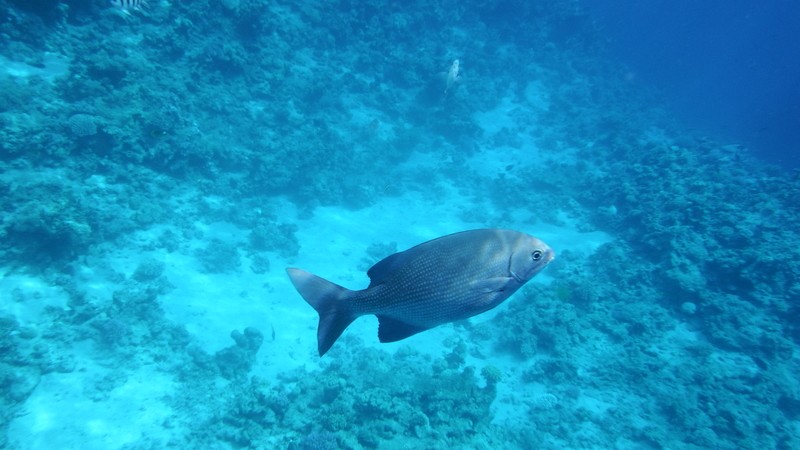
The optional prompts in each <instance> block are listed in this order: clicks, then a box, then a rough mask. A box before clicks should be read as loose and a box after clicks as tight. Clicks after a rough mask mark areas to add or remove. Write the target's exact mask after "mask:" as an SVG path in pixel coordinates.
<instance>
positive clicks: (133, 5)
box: [109, 0, 147, 16]
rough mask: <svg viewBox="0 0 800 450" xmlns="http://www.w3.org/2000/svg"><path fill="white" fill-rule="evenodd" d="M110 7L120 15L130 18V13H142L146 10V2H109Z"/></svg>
mask: <svg viewBox="0 0 800 450" xmlns="http://www.w3.org/2000/svg"><path fill="white" fill-rule="evenodd" d="M109 2H110V3H111V6H112V7H114V8H115V9H116V10H117V11H119V12H120V13H122V14H124V15H126V16H130V15H131V11H142V10H144V9H145V8H147V0H109Z"/></svg>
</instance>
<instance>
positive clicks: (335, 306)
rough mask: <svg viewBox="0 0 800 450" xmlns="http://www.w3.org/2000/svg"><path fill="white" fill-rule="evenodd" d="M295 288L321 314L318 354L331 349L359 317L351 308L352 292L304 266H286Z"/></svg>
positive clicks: (318, 331) (320, 354) (318, 330)
mask: <svg viewBox="0 0 800 450" xmlns="http://www.w3.org/2000/svg"><path fill="white" fill-rule="evenodd" d="M286 273H288V274H289V278H290V279H291V280H292V283H293V284H294V287H295V289H297V292H299V293H300V295H302V296H303V298H304V299H305V300H306V301H307V302H308V304H309V305H311V306H313V307H314V309H316V310H317V313H318V314H319V327H318V328H317V350H319V356H322V355H324V354H325V353H326V352H327V351H328V350H330V348H331V346H333V343H334V342H336V339H339V336H341V335H342V333H343V332H344V329H345V328H347V326H348V325H350V324H351V323H352V322H353V321H354V320H355V319H356V318H357V317H358V316H357V315H355V314H353V313H352V312H351V311H350V308H349V305H348V303H347V300H348V298H349V297H351V296H352V293H353V291H351V290H349V289H346V288H343V287H341V286H339V285H337V284H334V283H331V282H330V281H328V280H326V279H324V278H321V277H318V276H316V275H314V274H312V273H310V272H306V271H305V270H301V269H293V268H289V269H286Z"/></svg>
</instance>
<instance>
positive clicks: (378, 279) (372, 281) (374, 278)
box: [367, 250, 409, 287]
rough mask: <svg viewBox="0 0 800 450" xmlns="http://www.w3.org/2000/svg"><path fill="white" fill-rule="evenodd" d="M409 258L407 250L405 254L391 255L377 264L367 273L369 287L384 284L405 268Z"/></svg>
mask: <svg viewBox="0 0 800 450" xmlns="http://www.w3.org/2000/svg"><path fill="white" fill-rule="evenodd" d="M408 258H409V253H408V250H406V251H404V252H400V253H395V254H393V255H389V256H387V257H386V258H383V259H382V260H380V261H378V262H376V263H375V265H374V266H372V267H370V268H369V270H368V271H367V276H369V287H372V286H375V285H378V284H381V283H383V282H384V281H385V280H386V277H388V276H390V275H391V274H392V273H394V272H395V271H396V270H397V269H399V268H400V267H403V265H405V263H406V262H407V261H408Z"/></svg>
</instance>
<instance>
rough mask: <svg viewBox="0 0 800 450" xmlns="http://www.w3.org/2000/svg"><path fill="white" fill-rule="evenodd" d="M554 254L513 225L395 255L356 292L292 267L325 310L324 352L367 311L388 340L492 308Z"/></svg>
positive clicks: (301, 287) (310, 298)
mask: <svg viewBox="0 0 800 450" xmlns="http://www.w3.org/2000/svg"><path fill="white" fill-rule="evenodd" d="M553 257H554V252H553V250H552V249H551V248H550V247H548V246H547V244H545V243H544V242H542V241H540V240H539V239H536V238H534V237H532V236H529V235H527V234H524V233H520V232H517V231H512V230H500V229H481V230H470V231H464V232H460V233H455V234H451V235H447V236H443V237H441V238H437V239H433V240H431V241H428V242H424V243H422V244H419V245H417V246H415V247H412V248H410V249H408V250H405V251H403V252H399V253H395V254H394V255H391V256H389V257H387V258H385V259H383V260H381V261H379V262H378V263H377V264H375V265H374V266H373V267H372V268H370V269H369V271H368V272H367V274H368V275H369V277H370V280H371V282H370V285H369V286H368V287H367V288H366V289H363V290H355V291H354V290H349V289H346V288H343V287H341V286H338V285H336V284H334V283H331V282H329V281H327V280H324V279H322V278H320V277H317V276H316V275H313V274H311V273H309V272H306V271H303V270H300V269H293V268H289V269H287V272H288V273H289V276H290V278H291V280H292V282H293V283H294V285H295V287H296V288H297V290H298V291H299V292H300V294H301V295H302V296H303V298H304V299H305V300H306V301H307V302H308V303H309V304H311V305H312V306H313V307H314V308H315V309H316V310H317V312H318V313H319V316H320V322H319V328H318V330H317V338H318V350H319V353H320V355H323V354H324V353H325V352H327V351H328V349H330V347H331V346H332V345H333V343H334V342H335V341H336V339H338V337H339V336H340V335H341V334H342V332H344V329H345V328H347V326H348V325H349V324H350V323H351V322H352V321H353V320H355V319H356V318H358V317H359V316H362V315H367V314H374V315H376V316H377V317H378V321H379V328H378V337H379V339H380V341H381V342H393V341H397V340H401V339H405V338H407V337H409V336H412V335H414V334H416V333H419V332H421V331H425V330H427V329H430V328H433V327H435V326H437V325H441V324H443V323H447V322H453V321H456V320H462V319H466V318H469V317H472V316H474V315H476V314H480V313H482V312H485V311H487V310H489V309H492V308H494V307H496V306H497V305H499V304H500V303H502V302H503V301H504V300H505V299H507V298H508V297H509V296H510V295H511V294H513V293H514V292H515V291H516V290H517V289H519V287H521V286H522V285H523V284H525V283H526V282H527V281H528V280H530V279H531V278H533V276H534V275H536V274H537V273H539V272H540V271H541V270H542V269H543V268H544V267H545V266H546V265H547V264H549V263H550V261H551V260H552V259H553Z"/></svg>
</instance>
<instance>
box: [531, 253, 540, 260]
mask: <svg viewBox="0 0 800 450" xmlns="http://www.w3.org/2000/svg"><path fill="white" fill-rule="evenodd" d="M531 259H532V260H534V261H538V260H540V259H542V251H541V250H534V251H533V253H531Z"/></svg>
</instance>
